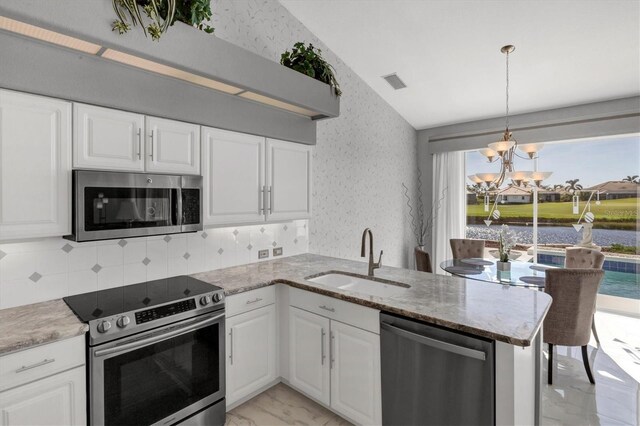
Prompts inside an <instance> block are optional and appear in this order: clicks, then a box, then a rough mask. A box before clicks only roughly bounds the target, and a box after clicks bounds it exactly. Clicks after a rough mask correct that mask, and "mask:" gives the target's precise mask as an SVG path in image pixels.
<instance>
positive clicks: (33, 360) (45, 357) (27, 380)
mask: <svg viewBox="0 0 640 426" xmlns="http://www.w3.org/2000/svg"><path fill="white" fill-rule="evenodd" d="M84 351H85V341H84V336H77V337H74V338H71V339H65V340H60V341H58V342H55V343H50V344H47V345H42V346H37V347H35V348H31V349H26V350H24V351H20V352H14V353H11V354H8V355H4V356H2V357H0V426H11V425H16V426H17V425H84V424H86V422H87V414H86V392H87V388H86V381H85V366H84V364H85V355H84Z"/></svg>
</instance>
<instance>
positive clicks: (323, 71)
mask: <svg viewBox="0 0 640 426" xmlns="http://www.w3.org/2000/svg"><path fill="white" fill-rule="evenodd" d="M280 63H281V64H282V65H284V66H285V67H287V68H291V69H292V70H296V71H298V72H301V73H302V74H306V75H308V76H309V77H312V78H315V79H316V80H319V81H321V82H323V83H326V84H328V85H330V86H331V87H332V88H333V91H334V93H335V94H336V96H340V95H341V94H342V91H341V90H340V85H339V84H338V81H337V80H336V76H335V69H334V68H333V67H332V66H331V65H330V64H329V63H327V61H325V60H324V58H323V57H322V50H320V49H316V48H315V47H313V44H311V43H309V46H308V47H307V46H305V44H304V43H301V42H298V43H296V44H294V45H293V49H291V52H289V51H288V50H286V51H285V52H284V53H283V54H282V55H281V56H280Z"/></svg>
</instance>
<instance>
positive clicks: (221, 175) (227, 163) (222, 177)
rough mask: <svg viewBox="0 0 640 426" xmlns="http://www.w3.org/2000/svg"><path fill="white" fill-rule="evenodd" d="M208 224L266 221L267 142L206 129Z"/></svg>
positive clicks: (204, 162) (204, 174)
mask: <svg viewBox="0 0 640 426" xmlns="http://www.w3.org/2000/svg"><path fill="white" fill-rule="evenodd" d="M202 158H203V160H202V180H203V186H204V223H205V224H232V223H233V224H236V223H248V222H260V221H264V213H263V208H262V207H263V203H264V198H263V196H262V194H263V192H262V190H263V185H264V138H261V137H259V136H252V135H246V134H242V133H235V132H228V131H225V130H219V129H212V128H206V127H205V128H203V134H202Z"/></svg>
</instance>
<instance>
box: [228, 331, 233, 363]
mask: <svg viewBox="0 0 640 426" xmlns="http://www.w3.org/2000/svg"><path fill="white" fill-rule="evenodd" d="M229 362H230V363H231V365H233V328H231V329H229Z"/></svg>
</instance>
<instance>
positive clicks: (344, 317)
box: [289, 288, 380, 334]
mask: <svg viewBox="0 0 640 426" xmlns="http://www.w3.org/2000/svg"><path fill="white" fill-rule="evenodd" d="M289 304H290V305H291V306H295V307H298V308H300V309H304V310H306V311H309V312H313V313H315V314H318V315H322V316H323V317H327V318H331V319H333V320H336V321H340V322H343V323H345V324H350V325H353V326H355V327H358V328H362V329H363V330H367V331H370V332H372V333H376V334H380V323H379V321H380V318H379V314H380V311H378V310H377V309H371V308H367V307H364V306H360V305H356V304H354V303H350V302H345V301H344V300H339V299H334V298H333V297H329V296H324V295H322V294H317V293H313V292H310V291H305V290H300V289H297V288H291V289H289Z"/></svg>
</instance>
